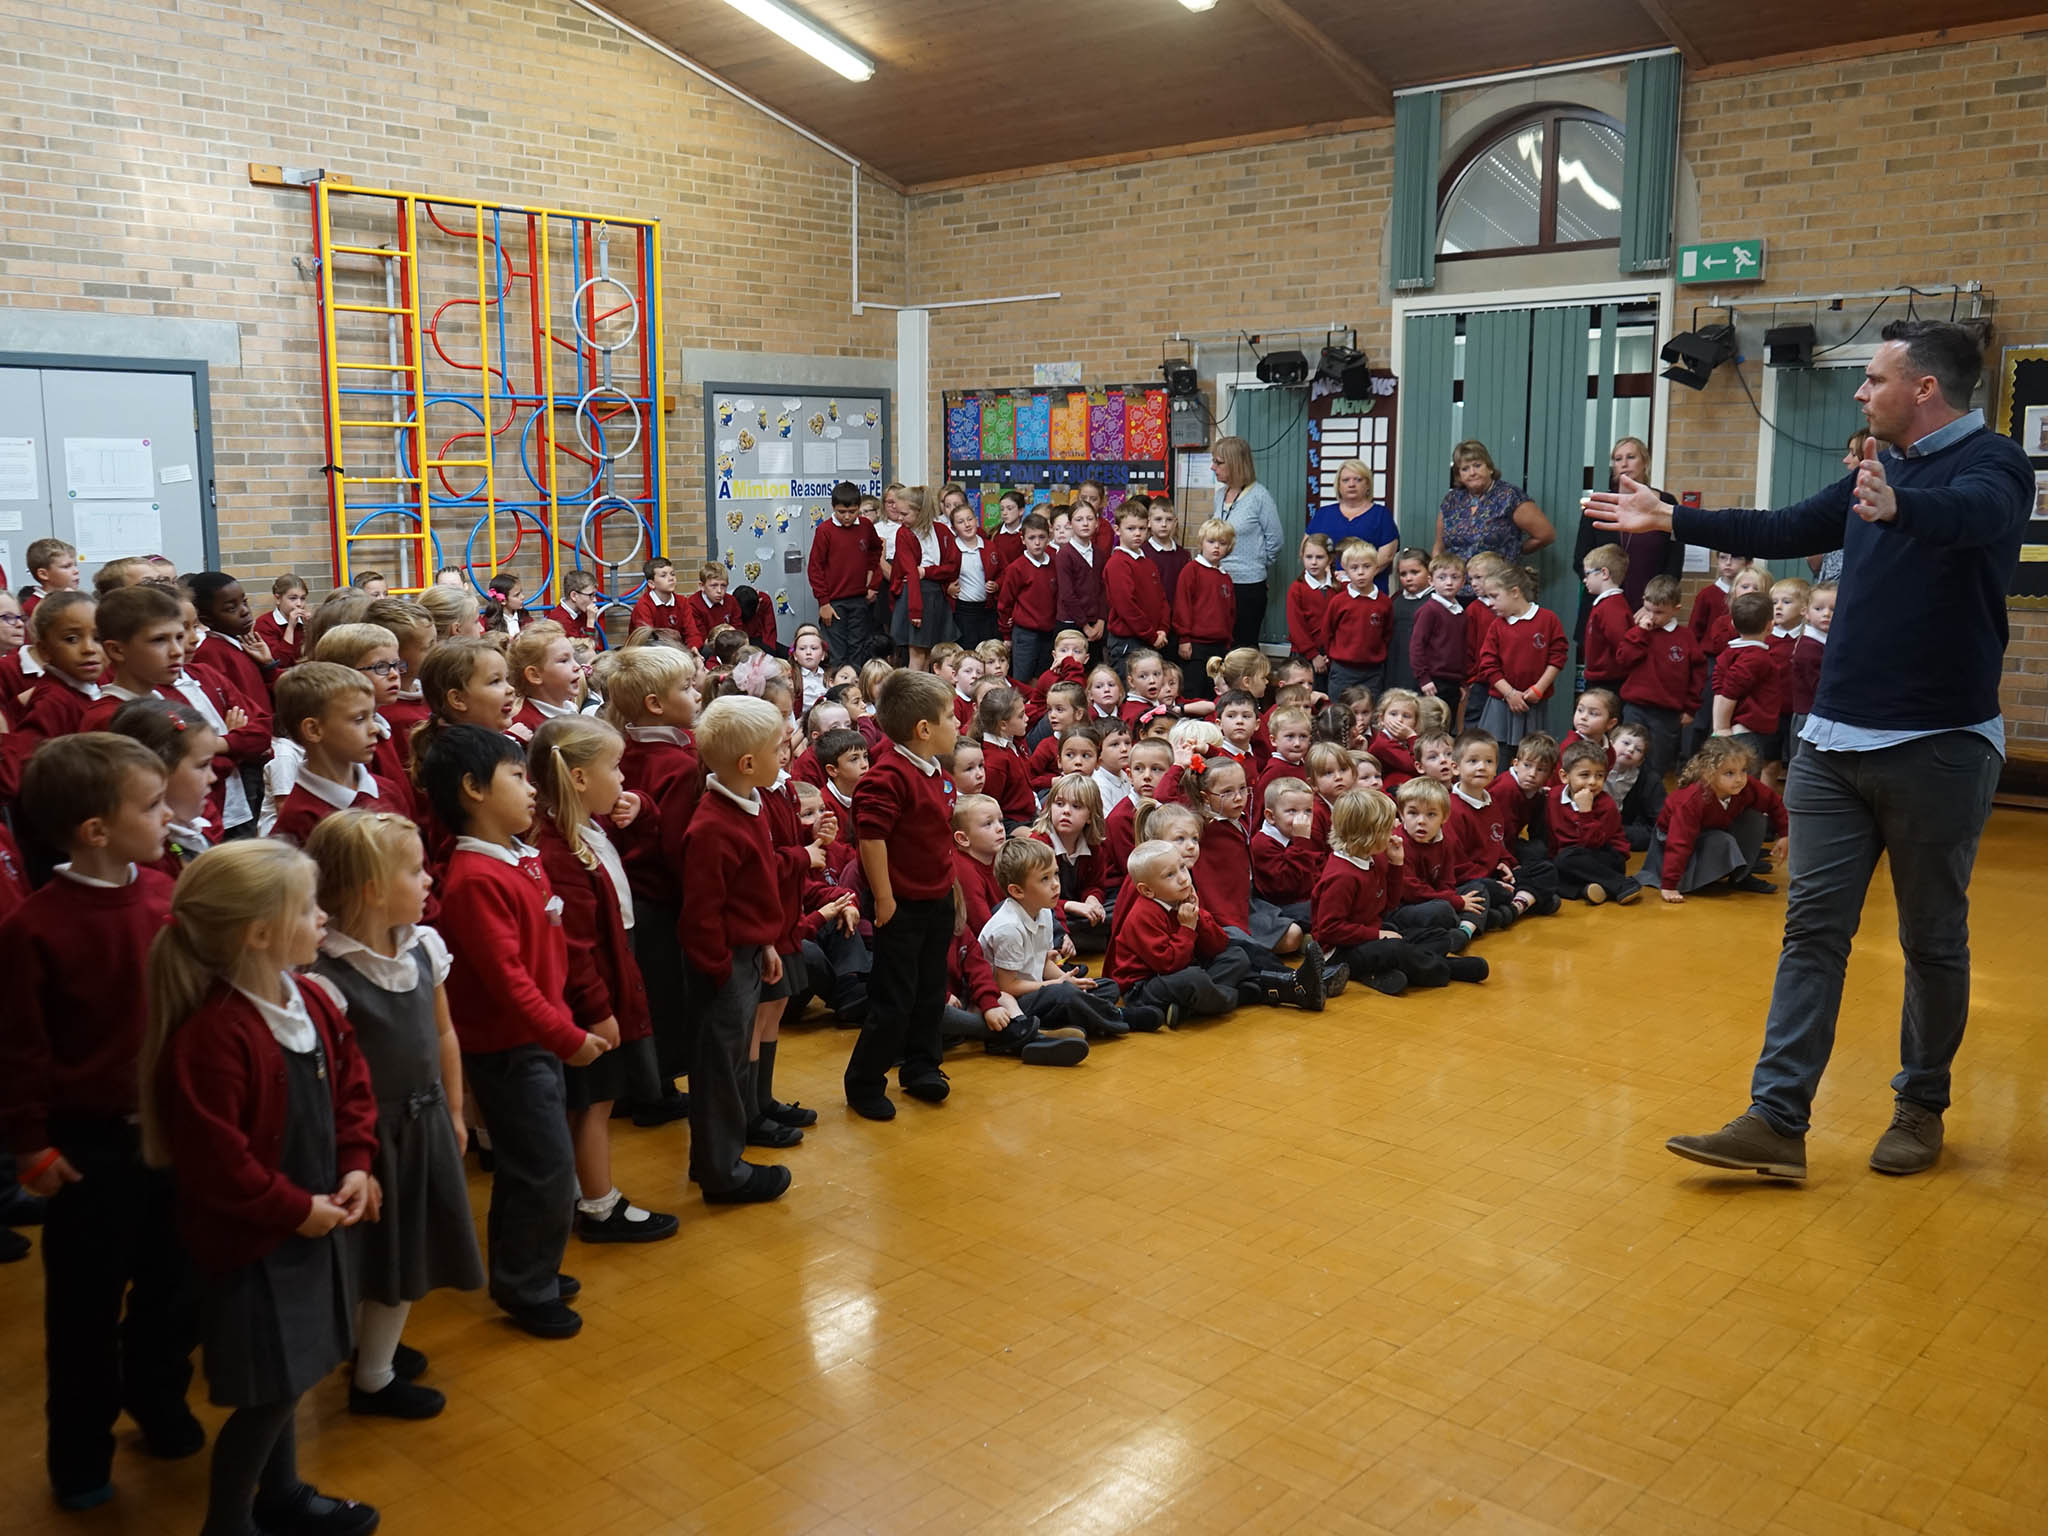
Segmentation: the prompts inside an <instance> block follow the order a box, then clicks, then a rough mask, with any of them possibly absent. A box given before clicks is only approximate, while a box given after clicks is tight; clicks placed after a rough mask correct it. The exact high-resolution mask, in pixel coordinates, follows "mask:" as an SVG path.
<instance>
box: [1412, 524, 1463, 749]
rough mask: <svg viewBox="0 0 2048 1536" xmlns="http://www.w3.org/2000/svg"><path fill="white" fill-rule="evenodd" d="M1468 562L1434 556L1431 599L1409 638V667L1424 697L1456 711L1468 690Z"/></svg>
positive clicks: (1416, 621) (1430, 585)
mask: <svg viewBox="0 0 2048 1536" xmlns="http://www.w3.org/2000/svg"><path fill="white" fill-rule="evenodd" d="M1464 587H1465V562H1464V561H1463V560H1460V559H1459V558H1458V557H1457V556H1456V555H1451V554H1443V555H1435V556H1432V557H1431V559H1430V562H1429V599H1428V601H1426V602H1425V603H1424V604H1423V605H1422V606H1421V608H1419V609H1418V610H1417V611H1416V614H1415V627H1414V629H1413V630H1411V631H1410V632H1409V635H1408V667H1409V670H1410V671H1412V672H1413V673H1414V674H1415V688H1416V691H1417V692H1418V693H1420V694H1421V695H1422V696H1423V697H1424V698H1430V699H1442V700H1443V701H1444V703H1446V704H1447V705H1449V706H1450V707H1451V709H1452V710H1453V711H1454V712H1455V711H1456V710H1457V708H1458V700H1459V698H1460V697H1461V696H1462V695H1463V693H1464V691H1465V671H1466V654H1465V629H1466V620H1465V605H1464V603H1462V602H1460V601H1459V600H1458V594H1459V593H1460V592H1461V591H1463V590H1464Z"/></svg>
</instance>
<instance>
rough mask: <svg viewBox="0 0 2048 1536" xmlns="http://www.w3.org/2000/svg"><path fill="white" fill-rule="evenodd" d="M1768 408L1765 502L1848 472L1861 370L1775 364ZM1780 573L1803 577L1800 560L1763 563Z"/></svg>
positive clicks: (1859, 419) (1785, 503)
mask: <svg viewBox="0 0 2048 1536" xmlns="http://www.w3.org/2000/svg"><path fill="white" fill-rule="evenodd" d="M1777 376H1778V378H1777V383H1778V391H1777V402H1776V405H1775V407H1774V408H1773V410H1772V411H1771V413H1770V414H1771V422H1772V428H1773V431H1774V437H1773V440H1772V443H1771V486H1770V490H1771V505H1772V506H1774V507H1789V506H1791V505H1792V503H1793V502H1795V501H1804V500H1805V499H1806V498H1807V497H1809V496H1811V495H1812V494H1813V493H1814V492H1815V491H1818V490H1819V489H1821V487H1822V486H1826V485H1832V484H1834V483H1835V481H1837V480H1839V479H1841V478H1842V477H1843V476H1844V475H1846V474H1847V473H1848V470H1846V469H1844V468H1843V467H1842V455H1843V454H1844V453H1846V452H1847V451H1848V444H1849V434H1850V433H1851V432H1853V431H1855V430H1856V429H1857V428H1858V427H1860V426H1862V425H1863V409H1862V407H1861V406H1859V405H1857V403H1856V391H1857V390H1858V389H1859V388H1861V387H1862V384H1863V369H1862V367H1861V366H1860V365H1859V366H1856V367H1853V368H1781V369H1778V370H1777ZM1766 563H1767V564H1769V566H1770V567H1771V569H1772V570H1773V571H1774V572H1776V573H1777V574H1778V575H1780V576H1805V575H1808V574H1809V572H1808V570H1807V566H1806V562H1805V561H1804V560H1772V561H1768V562H1766Z"/></svg>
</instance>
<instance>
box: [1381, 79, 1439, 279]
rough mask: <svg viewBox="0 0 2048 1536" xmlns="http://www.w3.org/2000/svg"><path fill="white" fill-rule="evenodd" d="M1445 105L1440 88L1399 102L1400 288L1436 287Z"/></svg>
mask: <svg viewBox="0 0 2048 1536" xmlns="http://www.w3.org/2000/svg"><path fill="white" fill-rule="evenodd" d="M1443 136H1444V120H1443V107H1442V103H1441V101H1440V100H1439V99H1438V94H1437V93H1436V92H1435V91H1425V92H1421V93H1419V94H1417V95H1414V96H1400V97H1396V98H1395V101H1394V211H1393V222H1394V242H1393V244H1394V248H1393V258H1394V291H1395V292H1396V293H1413V292H1419V291H1421V290H1424V289H1428V288H1434V287H1435V286H1436V178H1437V169H1438V165H1437V163H1438V161H1439V160H1440V159H1441V157H1442V155H1443Z"/></svg>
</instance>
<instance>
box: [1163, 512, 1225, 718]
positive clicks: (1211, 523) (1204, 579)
mask: <svg viewBox="0 0 2048 1536" xmlns="http://www.w3.org/2000/svg"><path fill="white" fill-rule="evenodd" d="M1196 537H1197V539H1198V541H1199V543H1200V545H1201V552H1200V553H1199V554H1197V555H1196V556H1195V557H1194V558H1193V559H1192V560H1190V561H1189V562H1188V563H1187V565H1186V566H1184V567H1183V568H1182V570H1181V573H1180V577H1179V579H1178V580H1177V581H1176V582H1175V584H1174V590H1173V615H1172V618H1173V621H1172V623H1171V624H1170V625H1169V626H1168V627H1169V628H1170V629H1171V630H1172V632H1173V634H1174V636H1175V637H1176V638H1177V639H1178V641H1179V644H1180V659H1181V660H1182V661H1183V662H1185V663H1187V665H1186V666H1185V667H1183V668H1182V681H1183V682H1184V683H1185V684H1186V686H1187V687H1188V690H1189V692H1190V693H1191V694H1192V695H1193V696H1194V697H1195V698H1196V699H1206V698H1209V697H1210V695H1211V693H1212V691H1213V685H1212V683H1211V679H1212V678H1213V677H1214V675H1215V672H1214V667H1213V664H1214V663H1215V662H1216V661H1218V660H1219V659H1221V657H1222V656H1223V654H1224V652H1226V651H1228V650H1229V649H1230V640H1231V636H1232V635H1233V634H1235V632H1236V629H1237V589H1236V587H1235V586H1234V585H1233V584H1232V582H1231V580H1230V578H1229V577H1228V576H1227V575H1225V574H1224V573H1223V569H1222V566H1223V561H1224V560H1225V559H1226V558H1227V557H1228V556H1229V554H1230V552H1231V551H1232V550H1233V549H1235V548H1236V547H1237V530H1236V529H1235V528H1233V527H1231V526H1230V524H1229V523H1227V522H1225V521H1224V520H1223V519H1222V518H1220V517H1212V518H1210V519H1209V520H1208V521H1207V522H1205V523H1203V524H1202V526H1201V529H1200V530H1199V532H1198V533H1197V535H1196Z"/></svg>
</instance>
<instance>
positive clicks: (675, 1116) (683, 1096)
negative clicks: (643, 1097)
mask: <svg viewBox="0 0 2048 1536" xmlns="http://www.w3.org/2000/svg"><path fill="white" fill-rule="evenodd" d="M631 1113H632V1117H633V1123H634V1124H635V1125H637V1126H639V1127H640V1128H641V1129H642V1130H652V1129H653V1128H654V1127H656V1126H661V1125H673V1124H674V1123H675V1122H676V1121H678V1120H687V1119H689V1118H690V1096H689V1095H688V1094H687V1093H678V1092H676V1091H675V1090H674V1089H673V1088H671V1089H670V1090H669V1091H668V1092H667V1093H664V1094H663V1095H662V1096H661V1097H660V1098H658V1099H649V1100H647V1101H645V1102H644V1103H635V1104H634V1105H633V1108H632V1111H631Z"/></svg>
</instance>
